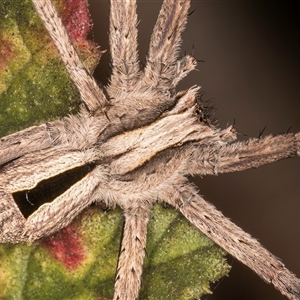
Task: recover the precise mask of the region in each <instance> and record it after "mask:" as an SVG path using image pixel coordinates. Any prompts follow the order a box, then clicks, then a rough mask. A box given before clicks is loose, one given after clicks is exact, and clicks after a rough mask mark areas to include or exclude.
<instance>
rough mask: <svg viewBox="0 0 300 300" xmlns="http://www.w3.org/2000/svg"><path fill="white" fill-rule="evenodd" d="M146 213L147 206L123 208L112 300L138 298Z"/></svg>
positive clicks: (143, 254) (144, 244)
mask: <svg viewBox="0 0 300 300" xmlns="http://www.w3.org/2000/svg"><path fill="white" fill-rule="evenodd" d="M148 215H149V209H148V207H147V208H145V207H142V206H138V207H134V208H128V209H126V210H125V226H124V231H123V239H122V245H121V249H120V256H119V261H118V268H117V274H116V278H115V292H114V297H113V299H114V300H120V299H122V300H133V299H138V295H139V290H140V286H141V277H142V271H143V261H144V256H145V249H146V236H147V224H148V220H149V217H148Z"/></svg>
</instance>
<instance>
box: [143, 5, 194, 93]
mask: <svg viewBox="0 0 300 300" xmlns="http://www.w3.org/2000/svg"><path fill="white" fill-rule="evenodd" d="M189 7H190V1H189V0H184V1H173V0H165V1H164V2H163V5H162V8H161V10H160V13H159V16H158V19H157V22H156V24H155V27H154V30H153V34H152V36H151V40H150V45H149V52H148V57H147V62H146V67H145V74H144V76H145V79H146V80H150V81H151V85H152V86H157V87H158V88H162V89H163V88H164V87H168V88H169V89H170V87H171V88H174V87H175V85H176V84H177V83H178V82H179V80H180V79H182V78H183V77H184V76H185V75H186V74H188V73H189V72H190V71H191V70H193V69H194V68H195V67H196V64H197V61H196V60H195V59H194V58H193V57H192V56H185V57H184V58H183V59H181V60H179V61H177V60H178V52H179V48H180V44H181V34H182V32H183V30H184V29H185V25H186V21H187V15H188V9H189ZM170 85H171V86H170Z"/></svg>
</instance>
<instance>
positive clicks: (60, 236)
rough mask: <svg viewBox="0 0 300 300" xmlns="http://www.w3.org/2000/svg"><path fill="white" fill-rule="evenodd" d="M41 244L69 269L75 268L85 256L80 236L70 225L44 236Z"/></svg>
mask: <svg viewBox="0 0 300 300" xmlns="http://www.w3.org/2000/svg"><path fill="white" fill-rule="evenodd" d="M42 244H43V245H44V246H45V247H46V248H47V249H48V250H49V251H50V252H51V254H52V255H53V256H54V257H55V258H56V259H57V260H59V261H61V262H62V263H63V264H64V266H65V267H66V268H67V269H69V270H73V269H75V268H77V267H78V266H79V265H80V264H81V263H82V261H83V260H84V258H85V255H84V247H83V244H82V240H81V237H80V236H79V234H78V230H77V229H76V228H75V226H72V225H69V226H67V227H66V228H63V229H62V230H60V231H59V232H57V233H55V234H54V235H51V236H50V237H47V238H45V239H44V240H43V241H42Z"/></svg>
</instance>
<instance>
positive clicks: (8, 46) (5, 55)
mask: <svg viewBox="0 0 300 300" xmlns="http://www.w3.org/2000/svg"><path fill="white" fill-rule="evenodd" d="M12 56H13V44H12V43H11V42H9V41H7V40H4V39H3V38H1V37H0V70H1V69H4V68H5V66H7V62H8V61H9V60H11V58H12Z"/></svg>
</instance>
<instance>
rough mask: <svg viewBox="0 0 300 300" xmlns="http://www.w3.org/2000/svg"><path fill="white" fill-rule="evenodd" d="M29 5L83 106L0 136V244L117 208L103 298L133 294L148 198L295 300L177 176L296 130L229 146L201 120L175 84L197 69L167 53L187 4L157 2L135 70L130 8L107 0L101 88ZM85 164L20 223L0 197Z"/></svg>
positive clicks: (235, 167)
mask: <svg viewBox="0 0 300 300" xmlns="http://www.w3.org/2000/svg"><path fill="white" fill-rule="evenodd" d="M33 3H34V5H35V7H36V9H37V11H38V13H39V14H40V16H41V18H42V20H43V21H44V24H45V26H46V28H47V29H48V31H49V32H50V35H51V37H52V39H53V40H54V41H55V43H56V46H57V48H58V50H59V52H60V55H61V57H62V60H63V61H64V63H65V65H66V68H67V70H68V71H69V73H70V76H71V78H72V79H73V80H74V82H75V84H76V85H77V87H78V89H79V91H80V94H81V97H82V101H83V105H82V106H81V109H80V112H79V113H78V114H77V115H74V116H69V117H66V118H64V119H62V120H58V121H53V122H49V123H47V124H43V125H40V126H35V127H31V128H28V129H26V130H23V131H20V132H18V133H15V134H12V135H9V136H7V137H4V138H2V139H1V142H0V152H1V156H0V163H1V164H2V168H1V173H0V183H1V187H0V194H1V202H0V208H1V210H0V225H1V227H0V241H1V242H10V243H19V242H30V241H33V240H36V239H39V238H42V237H44V236H46V235H49V234H51V233H54V232H56V231H57V230H59V229H61V228H63V227H65V226H66V225H68V224H69V223H70V222H71V221H72V220H73V219H74V218H75V217H76V216H77V215H78V214H79V213H80V212H81V211H82V210H83V209H84V208H86V207H87V206H88V205H90V204H91V203H94V202H98V203H102V204H104V205H105V206H106V207H108V208H114V207H115V206H116V205H117V206H119V207H121V208H122V210H123V211H124V216H125V226H124V234H123V241H122V246H121V251H120V257H119V263H118V269H117V275H116V282H115V295H114V299H137V298H138V293H139V287H140V283H141V274H142V264H143V258H144V255H145V245H146V233H147V222H148V218H149V211H150V210H151V207H152V205H153V203H154V202H163V203H167V204H169V205H171V206H173V207H175V208H176V209H178V210H179V211H180V212H181V213H182V214H183V215H184V216H185V217H186V218H187V219H188V220H189V221H190V222H191V223H192V224H194V225H195V226H196V227H197V228H199V229H200V230H201V231H203V232H204V233H205V234H206V235H208V236H209V237H210V238H212V239H213V240H214V241H215V242H216V243H218V244H219V245H221V246H222V247H223V248H224V249H225V250H226V251H228V252H229V253H231V254H232V255H233V256H235V257H236V258H238V259H239V260H241V261H242V262H243V263H245V264H246V265H248V266H249V267H250V268H252V269H253V270H254V271H255V272H256V273H258V275H260V276H261V277H262V278H264V279H265V280H266V281H267V282H272V283H273V284H274V286H275V287H276V288H278V289H279V290H280V291H281V292H282V293H283V294H284V295H286V296H288V297H289V298H290V299H299V297H300V281H299V279H297V278H296V277H295V276H294V275H293V274H292V273H291V272H290V271H288V270H287V269H286V268H285V267H284V265H283V264H282V263H281V262H280V261H278V259H277V258H276V257H275V256H273V255H272V254H271V253H269V252H268V251H267V250H265V249H264V248H263V247H262V246H260V244H259V243H258V242H257V241H256V240H255V239H253V238H251V237H250V236H249V235H248V234H247V233H245V232H243V231H242V230H241V229H240V228H239V227H237V226H236V225H234V224H233V223H231V222H230V221H229V220H228V219H226V218H225V217H224V216H223V215H222V214H221V213H220V212H218V211H217V210H216V209H215V208H214V207H213V206H212V205H210V204H208V203H207V202H205V201H204V200H203V199H202V197H201V196H200V195H199V194H198V193H197V190H196V189H195V187H194V186H192V185H191V184H190V183H189V181H188V179H187V176H189V175H194V174H199V175H207V174H218V173H224V172H232V171H241V170H245V169H247V168H251V167H258V166H260V165H263V164H266V163H269V162H273V161H276V160H278V159H281V158H286V157H289V156H293V155H296V154H297V152H298V154H299V143H300V137H299V134H284V135H276V136H267V137H265V138H258V139H251V140H248V141H246V142H237V141H236V139H237V137H236V132H235V129H234V128H233V127H232V126H229V127H228V128H226V129H224V130H221V129H218V128H217V127H215V126H213V125H211V121H210V118H209V112H208V108H207V107H206V105H205V104H203V103H201V102H200V103H199V102H198V103H197V98H198V92H199V87H197V86H193V87H191V88H189V89H188V90H186V91H181V92H176V91H175V88H176V85H177V84H178V82H179V81H180V80H181V79H182V78H183V77H185V76H186V75H187V74H188V73H189V72H190V71H192V70H193V69H194V68H195V67H196V64H197V61H196V59H195V58H194V57H192V56H189V55H186V56H184V57H182V58H179V54H178V51H179V45H180V42H181V33H182V31H183V29H184V27H185V24H186V19H187V14H188V9H189V6H190V1H188V0H184V1H174V0H164V2H163V5H162V8H161V11H160V14H159V17H158V20H157V23H156V25H155V28H154V31H153V34H152V37H151V41H150V46H149V52H148V56H147V60H146V65H145V67H144V68H143V69H141V68H140V64H139V59H138V54H137V29H136V24H137V16H136V3H135V1H134V0H130V1H121V2H119V1H111V15H110V51H111V57H112V76H111V80H110V83H109V85H108V86H107V88H106V89H105V91H104V90H103V89H100V88H99V87H98V86H97V84H96V82H95V81H94V79H93V77H92V76H91V75H90V74H89V73H88V72H87V71H86V70H85V68H84V66H83V65H82V63H81V62H80V60H79V58H78V56H77V54H76V52H75V50H74V48H73V46H72V44H71V43H70V41H69V39H68V36H67V33H66V31H65V29H64V27H63V26H62V23H61V21H60V19H59V18H58V16H57V14H56V12H55V9H54V8H53V6H52V4H51V1H39V0H33ZM66 49H67V50H66ZM87 164H92V166H93V167H91V168H90V169H88V170H87V174H86V175H85V176H83V178H82V179H80V180H79V181H78V182H76V183H75V184H73V185H72V186H71V187H70V188H69V189H68V190H67V191H66V192H64V193H63V194H62V195H60V196H58V197H57V198H56V199H55V200H54V201H52V202H51V203H46V204H44V205H42V206H41V207H40V208H39V209H38V210H36V211H35V212H34V213H32V214H30V215H29V216H28V217H27V218H25V217H24V216H23V215H22V214H21V212H20V210H19V209H18V207H17V205H16V203H15V201H14V199H13V197H12V193H15V192H18V191H21V190H29V189H31V188H33V187H35V186H36V185H37V184H38V183H39V182H41V181H42V180H43V179H45V178H51V177H54V176H56V175H58V174H60V173H63V172H66V171H68V170H71V169H75V168H77V167H81V166H85V165H87Z"/></svg>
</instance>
